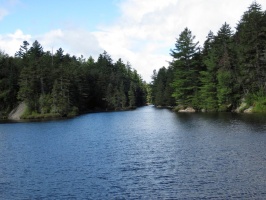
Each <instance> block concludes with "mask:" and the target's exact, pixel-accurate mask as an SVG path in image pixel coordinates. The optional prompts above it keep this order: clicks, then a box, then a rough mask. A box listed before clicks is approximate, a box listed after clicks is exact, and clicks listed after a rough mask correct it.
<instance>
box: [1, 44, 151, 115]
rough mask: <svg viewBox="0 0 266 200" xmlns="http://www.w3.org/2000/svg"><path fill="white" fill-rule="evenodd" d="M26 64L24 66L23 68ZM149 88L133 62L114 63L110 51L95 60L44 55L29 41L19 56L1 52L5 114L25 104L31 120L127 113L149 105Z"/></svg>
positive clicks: (61, 50) (64, 55) (26, 113)
mask: <svg viewBox="0 0 266 200" xmlns="http://www.w3.org/2000/svg"><path fill="white" fill-rule="evenodd" d="M18 66H20V67H18ZM146 89H147V88H146V85H145V83H144V82H143V81H142V78H141V77H140V75H139V74H138V73H137V71H136V70H134V69H132V68H131V66H130V64H129V63H127V64H124V63H123V61H122V60H121V59H119V60H118V61H117V62H115V63H113V60H112V58H111V56H110V55H108V53H107V52H103V54H100V55H99V57H98V60H97V61H95V60H94V59H93V58H92V57H89V59H88V60H87V61H86V60H85V58H84V57H83V56H81V57H80V58H76V57H75V56H72V57H71V56H70V55H69V54H64V51H63V49H61V48H59V49H58V50H57V51H56V53H55V54H54V55H52V54H51V53H50V52H44V51H43V48H42V46H41V44H40V43H39V42H38V41H35V42H34V43H33V44H32V46H31V47H29V43H28V42H27V41H24V42H23V45H22V46H21V47H20V49H19V51H18V52H17V53H16V57H15V58H13V57H9V56H8V55H5V54H4V53H2V52H0V116H1V118H2V117H3V115H6V113H8V112H10V110H11V109H12V108H14V107H15V106H16V105H17V104H18V103H19V101H24V102H25V103H26V104H27V111H26V112H25V113H24V114H23V116H22V117H23V118H25V119H29V118H31V119H38V118H51V117H58V116H60V117H67V116H75V115H77V114H79V113H85V112H88V111H92V110H125V109H129V108H130V107H136V106H142V105H145V104H146V93H147V92H146Z"/></svg>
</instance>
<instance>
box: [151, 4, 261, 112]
mask: <svg viewBox="0 0 266 200" xmlns="http://www.w3.org/2000/svg"><path fill="white" fill-rule="evenodd" d="M170 55H171V56H172V58H173V59H172V61H171V62H169V66H168V67H167V68H165V67H162V68H161V69H159V70H158V72H157V71H154V72H153V76H152V79H153V82H152V85H151V87H152V99H153V103H154V104H155V105H157V106H178V107H179V108H186V107H192V108H194V109H195V110H204V111H234V110H236V109H237V107H239V106H240V105H241V104H243V103H244V104H245V106H244V107H243V108H242V109H243V110H244V109H247V108H250V107H251V108H252V110H253V111H254V112H266V11H262V9H261V5H259V4H257V3H256V2H254V3H252V4H251V5H250V7H249V8H248V10H247V11H246V12H245V13H244V14H243V16H242V17H241V19H240V21H239V23H238V24H237V27H236V30H235V31H233V29H232V28H231V27H230V25H229V24H227V23H224V24H223V25H222V26H221V28H220V30H219V31H218V32H217V33H216V34H214V33H213V32H212V31H210V32H209V34H208V36H207V39H206V41H205V42H204V45H203V47H202V48H201V47H200V46H199V44H198V42H195V36H193V34H192V32H191V31H190V30H189V29H188V28H185V29H184V31H183V32H182V33H181V34H180V35H179V38H177V40H176V43H175V48H174V49H173V50H171V52H170Z"/></svg>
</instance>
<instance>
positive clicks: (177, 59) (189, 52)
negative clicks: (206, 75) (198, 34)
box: [171, 28, 199, 106]
mask: <svg viewBox="0 0 266 200" xmlns="http://www.w3.org/2000/svg"><path fill="white" fill-rule="evenodd" d="M194 39H195V36H193V35H192V33H191V31H190V30H189V29H188V28H185V30H184V31H183V32H182V33H181V34H180V35H179V38H178V39H177V41H176V44H175V49H174V50H171V56H172V57H173V61H172V63H171V65H172V66H173V67H174V71H175V72H174V74H175V77H174V81H173V83H172V87H173V89H174V93H173V97H174V98H175V99H176V102H177V104H180V105H184V106H192V104H193V101H194V100H193V98H194V97H195V96H194V94H195V93H196V91H197V87H198V84H199V78H198V77H197V73H198V72H197V70H198V69H197V67H198V66H197V64H198V63H197V60H196V59H195V58H196V55H197V51H198V42H196V43H194Z"/></svg>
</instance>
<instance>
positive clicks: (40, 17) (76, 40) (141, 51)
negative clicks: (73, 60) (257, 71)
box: [0, 0, 266, 82]
mask: <svg viewBox="0 0 266 200" xmlns="http://www.w3.org/2000/svg"><path fill="white" fill-rule="evenodd" d="M252 1H253V0H222V1H221V0H75V1H73V0H53V1H52V0H0V50H1V51H4V52H5V53H7V54H9V55H11V56H13V55H14V53H15V52H16V51H17V50H18V49H19V46H20V45H21V44H22V42H23V41H24V40H27V41H28V42H29V43H30V44H32V43H33V42H34V40H38V41H39V42H40V43H41V45H42V46H43V48H44V50H45V51H51V50H52V49H54V50H57V49H59V48H62V49H63V50H64V51H65V53H70V54H71V55H76V56H80V55H83V56H84V57H85V58H88V57H89V56H93V57H94V58H95V59H97V57H98V55H99V54H100V53H102V52H103V51H104V50H106V51H107V52H108V53H109V54H110V55H111V57H112V59H113V60H114V61H116V60H117V59H119V58H122V60H123V61H124V62H127V61H129V62H130V63H131V65H132V67H133V68H135V69H136V70H137V71H138V72H139V73H140V74H141V76H142V77H143V79H144V80H146V81H147V82H149V81H151V75H152V72H153V70H154V69H156V70H158V69H159V68H161V67H162V66H166V67H167V65H168V61H171V57H170V55H169V52H170V49H172V48H174V44H175V42H176V38H178V36H179V34H180V33H181V31H183V30H184V28H185V27H188V28H189V29H190V30H191V31H192V34H193V35H195V36H196V39H195V42H196V41H199V42H200V44H203V42H204V40H205V39H206V36H207V34H208V32H209V31H210V30H212V31H213V32H214V33H215V34H216V33H217V31H218V30H219V28H220V27H221V26H222V24H224V22H227V23H228V24H230V26H231V27H232V30H234V27H236V24H237V22H238V21H239V20H240V18H241V15H242V14H243V13H244V11H246V10H247V8H248V6H249V5H250V4H251V3H252ZM257 3H259V4H261V5H262V9H263V10H265V9H266V1H265V0H257Z"/></svg>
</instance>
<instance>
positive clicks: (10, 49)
mask: <svg viewBox="0 0 266 200" xmlns="http://www.w3.org/2000/svg"><path fill="white" fill-rule="evenodd" d="M24 40H26V41H30V40H31V35H27V34H24V33H23V32H22V31H21V30H19V29H18V30H16V31H15V32H14V33H11V34H6V35H0V49H1V50H3V51H5V53H7V54H9V55H14V54H15V52H17V51H18V50H19V47H20V45H22V43H23V41H24Z"/></svg>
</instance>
